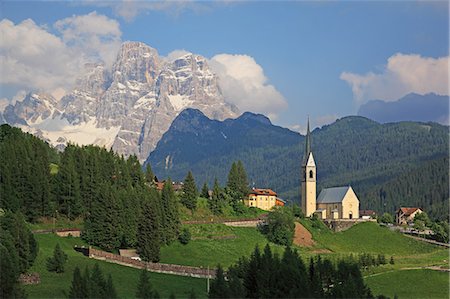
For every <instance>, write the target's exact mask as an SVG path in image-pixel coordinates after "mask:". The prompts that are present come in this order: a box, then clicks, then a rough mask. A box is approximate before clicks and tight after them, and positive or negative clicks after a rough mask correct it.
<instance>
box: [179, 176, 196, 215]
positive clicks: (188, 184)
mask: <svg viewBox="0 0 450 299" xmlns="http://www.w3.org/2000/svg"><path fill="white" fill-rule="evenodd" d="M197 197H198V190H197V185H196V184H195V180H194V176H193V175H192V172H191V171H189V172H188V174H187V176H186V178H185V179H184V185H183V195H182V198H181V203H182V204H183V205H184V206H185V207H186V208H188V209H189V210H191V212H193V211H194V210H195V209H196V208H197Z"/></svg>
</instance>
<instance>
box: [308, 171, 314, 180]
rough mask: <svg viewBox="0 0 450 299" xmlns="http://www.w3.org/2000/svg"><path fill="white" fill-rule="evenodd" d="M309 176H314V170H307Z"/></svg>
mask: <svg viewBox="0 0 450 299" xmlns="http://www.w3.org/2000/svg"><path fill="white" fill-rule="evenodd" d="M309 178H310V179H312V178H314V172H313V171H312V170H310V171H309Z"/></svg>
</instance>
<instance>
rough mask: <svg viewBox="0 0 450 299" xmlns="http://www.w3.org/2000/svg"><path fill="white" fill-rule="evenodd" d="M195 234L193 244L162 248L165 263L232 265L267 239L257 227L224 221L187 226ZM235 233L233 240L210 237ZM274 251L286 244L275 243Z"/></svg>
mask: <svg viewBox="0 0 450 299" xmlns="http://www.w3.org/2000/svg"><path fill="white" fill-rule="evenodd" d="M186 227H188V228H189V230H190V231H191V234H192V237H193V238H194V239H195V240H191V241H190V242H189V244H187V245H182V244H180V243H179V242H174V243H172V244H171V245H169V246H165V247H163V248H161V262H164V263H173V264H181V265H190V266H203V267H206V266H210V267H216V266H217V264H219V263H220V264H221V265H222V266H224V267H228V266H230V265H231V264H233V263H235V262H236V261H237V260H238V259H239V258H240V257H241V256H243V255H245V256H249V255H250V254H251V253H252V252H253V250H254V249H255V246H256V245H258V246H259V247H260V249H261V250H262V249H263V247H264V246H265V245H266V244H267V243H268V242H267V239H266V238H265V237H264V236H263V235H262V234H261V233H260V232H258V231H257V230H256V229H255V228H250V227H229V226H226V225H224V224H195V225H187V226H186ZM211 236H213V237H217V236H234V238H232V239H222V240H220V239H211V238H208V237H211ZM271 247H272V249H273V251H274V252H282V246H278V245H275V244H271Z"/></svg>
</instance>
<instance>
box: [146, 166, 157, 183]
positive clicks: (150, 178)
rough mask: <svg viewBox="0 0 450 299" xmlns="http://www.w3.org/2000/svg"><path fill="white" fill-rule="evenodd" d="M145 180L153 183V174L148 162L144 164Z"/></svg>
mask: <svg viewBox="0 0 450 299" xmlns="http://www.w3.org/2000/svg"><path fill="white" fill-rule="evenodd" d="M145 181H146V182H147V183H148V184H150V185H153V184H154V183H155V174H154V173H153V170H152V166H151V165H150V163H147V165H146V166H145Z"/></svg>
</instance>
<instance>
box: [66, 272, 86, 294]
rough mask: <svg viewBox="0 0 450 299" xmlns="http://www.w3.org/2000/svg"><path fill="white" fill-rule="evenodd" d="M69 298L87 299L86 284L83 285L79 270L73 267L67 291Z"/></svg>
mask: <svg viewBox="0 0 450 299" xmlns="http://www.w3.org/2000/svg"><path fill="white" fill-rule="evenodd" d="M69 298H70V299H77V298H88V294H87V289H86V284H85V283H84V279H83V277H82V276H81V272H80V268H78V266H77V267H75V270H74V271H73V278H72V285H71V286H70V290H69Z"/></svg>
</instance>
